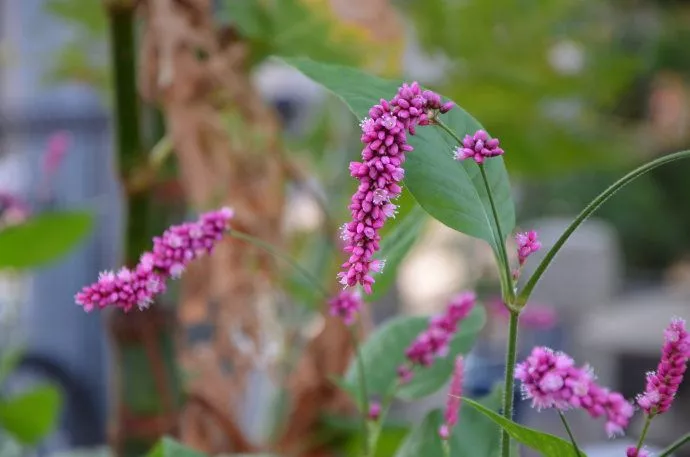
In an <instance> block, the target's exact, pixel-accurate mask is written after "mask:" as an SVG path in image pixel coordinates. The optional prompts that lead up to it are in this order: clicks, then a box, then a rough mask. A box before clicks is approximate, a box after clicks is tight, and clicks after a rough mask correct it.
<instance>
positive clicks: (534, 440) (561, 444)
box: [463, 398, 586, 457]
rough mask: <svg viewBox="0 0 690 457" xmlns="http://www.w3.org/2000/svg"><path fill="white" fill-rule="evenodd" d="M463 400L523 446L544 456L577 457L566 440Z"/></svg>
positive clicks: (464, 399) (470, 401) (468, 400)
mask: <svg viewBox="0 0 690 457" xmlns="http://www.w3.org/2000/svg"><path fill="white" fill-rule="evenodd" d="M463 402H464V403H467V404H468V405H469V406H471V407H473V408H475V409H476V410H477V411H479V412H480V413H482V414H483V415H484V416H486V417H488V418H489V419H491V420H492V421H494V422H495V423H496V424H498V425H499V426H500V427H501V428H503V429H504V430H505V431H507V432H508V433H509V434H510V436H511V437H513V438H514V439H516V440H517V441H519V442H520V443H522V444H524V445H525V446H527V447H529V448H531V449H534V450H535V451H538V452H540V453H541V454H542V455H544V456H545V457H577V454H576V453H575V450H574V449H573V445H572V444H571V443H569V442H568V441H565V440H563V439H561V438H559V437H557V436H554V435H550V434H548V433H544V432H540V431H538V430H534V429H531V428H528V427H524V426H522V425H520V424H516V423H515V422H513V421H511V420H508V419H506V418H504V417H503V416H500V415H498V414H497V413H495V412H493V411H491V410H490V409H488V408H486V407H485V406H482V405H481V404H479V403H477V402H474V401H472V400H470V399H466V398H463ZM580 454H581V455H582V456H583V457H586V456H585V454H584V453H583V452H582V451H580Z"/></svg>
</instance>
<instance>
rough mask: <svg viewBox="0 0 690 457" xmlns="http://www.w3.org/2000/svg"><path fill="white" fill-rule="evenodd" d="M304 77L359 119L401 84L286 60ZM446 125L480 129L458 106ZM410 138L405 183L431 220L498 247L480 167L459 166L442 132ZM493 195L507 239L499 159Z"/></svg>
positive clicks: (510, 217) (506, 194)
mask: <svg viewBox="0 0 690 457" xmlns="http://www.w3.org/2000/svg"><path fill="white" fill-rule="evenodd" d="M283 60H284V61H285V62H286V63H287V64H289V65H291V66H293V67H295V68H296V69H298V70H299V71H301V72H302V73H303V74H304V75H306V76H308V77H309V78H311V79H313V80H314V81H316V82H317V83H319V84H321V85H323V86H324V87H325V88H326V89H328V90H330V91H331V92H333V93H334V94H335V95H337V96H338V97H339V98H341V99H342V100H343V101H344V102H345V103H346V104H347V105H348V106H349V107H350V109H351V110H352V112H354V113H355V115H356V116H357V117H358V118H359V119H361V118H363V117H365V116H366V115H367V112H368V110H369V108H370V107H371V106H372V105H373V104H375V103H377V102H378V100H379V99H380V98H385V99H390V98H391V97H393V95H394V94H395V92H396V89H397V87H398V86H399V85H400V84H401V82H400V81H390V80H385V79H381V78H377V77H375V76H372V75H368V74H366V73H363V72H361V71H359V70H356V69H354V68H347V67H343V66H339V65H331V64H325V63H321V62H315V61H313V60H310V59H305V58H296V59H295V58H283ZM443 120H444V122H445V123H446V124H447V125H448V126H449V127H450V128H451V129H452V130H453V131H454V132H455V133H456V134H457V135H458V136H460V137H462V136H464V135H465V134H468V133H474V132H475V131H476V130H479V129H480V128H482V127H481V125H480V124H479V122H477V120H476V119H474V118H473V117H472V116H470V115H469V114H468V113H467V112H466V111H464V110H463V109H462V108H460V107H456V108H454V109H453V110H451V111H450V112H449V113H448V114H446V115H444V116H443ZM418 130H419V133H418V134H417V135H414V136H410V140H409V141H410V143H411V144H412V145H413V146H414V148H415V151H413V152H412V153H410V154H408V161H407V166H406V167H405V181H404V184H405V185H407V186H408V187H409V189H410V192H412V194H413V195H414V197H415V199H416V200H417V202H418V203H419V204H420V205H421V206H422V208H424V210H425V211H426V212H428V213H429V214H430V215H431V216H433V217H434V218H436V219H437V220H439V221H440V222H442V223H444V224H445V225H447V226H448V227H450V228H453V229H455V230H457V231H459V232H462V233H465V234H467V235H470V236H473V237H476V238H480V239H483V240H485V241H487V242H489V243H490V244H491V246H492V247H493V249H494V250H495V251H496V250H497V249H498V246H499V245H500V243H503V242H504V241H505V240H498V239H497V238H496V236H495V235H494V230H495V227H494V222H493V217H492V213H491V207H490V205H489V200H488V196H487V194H486V190H485V186H484V183H483V181H482V179H481V174H480V172H479V167H478V166H477V165H476V164H475V163H472V162H471V161H466V162H463V163H458V162H456V161H455V160H453V158H452V152H451V150H452V149H453V147H454V146H455V145H456V142H455V141H454V140H453V139H452V138H451V137H450V136H449V135H448V134H446V133H445V132H443V131H442V130H441V129H439V128H430V127H424V128H420V129H418ZM485 168H486V172H487V176H488V179H489V184H490V187H491V191H492V193H493V194H494V200H495V202H496V206H497V211H498V215H499V220H500V223H501V229H502V232H503V235H504V236H507V235H508V234H509V233H510V232H512V230H513V229H514V228H515V208H514V205H513V200H512V197H511V188H510V182H509V180H508V174H507V172H506V170H505V166H504V163H503V159H502V158H501V157H497V158H494V159H492V160H488V161H487V162H486V165H485Z"/></svg>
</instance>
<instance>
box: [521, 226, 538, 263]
mask: <svg viewBox="0 0 690 457" xmlns="http://www.w3.org/2000/svg"><path fill="white" fill-rule="evenodd" d="M515 241H516V242H517V245H518V261H519V262H520V266H522V265H524V263H525V261H526V260H527V257H529V256H530V255H532V254H534V253H535V252H537V251H538V250H540V249H541V242H540V241H539V235H538V234H537V232H536V231H534V230H530V231H529V232H524V233H518V234H517V235H515Z"/></svg>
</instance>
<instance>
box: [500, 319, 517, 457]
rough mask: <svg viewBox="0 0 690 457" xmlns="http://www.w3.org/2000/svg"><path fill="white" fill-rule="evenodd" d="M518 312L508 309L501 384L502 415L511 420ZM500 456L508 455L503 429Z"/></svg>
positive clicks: (507, 437) (506, 440) (508, 436)
mask: <svg viewBox="0 0 690 457" xmlns="http://www.w3.org/2000/svg"><path fill="white" fill-rule="evenodd" d="M519 318H520V312H519V311H515V310H512V309H511V310H510V327H509V329H508V350H507V352H506V372H505V382H504V386H503V417H505V418H506V419H508V420H513V388H514V387H513V386H514V377H515V359H516V357H517V338H518V320H519ZM501 456H502V457H510V435H509V434H508V432H507V431H505V430H503V432H502V434H501Z"/></svg>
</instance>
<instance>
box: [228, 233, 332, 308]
mask: <svg viewBox="0 0 690 457" xmlns="http://www.w3.org/2000/svg"><path fill="white" fill-rule="evenodd" d="M230 236H233V237H235V238H237V239H239V240H243V241H246V242H248V243H250V244H253V245H254V246H256V247H258V248H261V249H263V250H264V251H266V252H268V253H269V254H271V255H272V256H274V257H276V258H279V259H281V260H283V261H284V262H285V263H287V264H289V265H290V266H291V267H292V268H294V269H295V270H297V271H299V272H300V273H301V274H302V276H304V278H305V279H307V280H308V281H309V282H310V283H311V284H312V285H313V286H314V288H315V289H316V290H317V291H319V292H320V293H321V294H322V295H323V296H324V298H328V297H330V295H331V294H330V293H329V292H328V291H327V290H326V289H325V288H324V287H323V286H322V285H321V283H320V281H319V280H318V279H317V278H316V277H314V275H312V274H311V273H310V272H309V271H307V270H306V269H305V268H304V267H303V266H301V265H300V264H299V263H297V262H296V261H295V260H294V259H293V258H292V257H290V255H288V254H287V253H285V252H283V251H281V250H280V249H278V248H276V247H275V246H273V245H272V244H270V243H266V242H265V241H263V240H260V239H259V238H256V237H253V236H251V235H249V234H247V233H243V232H239V231H237V230H235V229H232V230H230Z"/></svg>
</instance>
